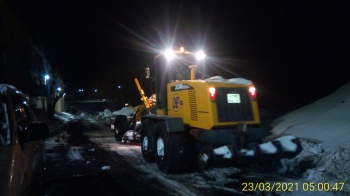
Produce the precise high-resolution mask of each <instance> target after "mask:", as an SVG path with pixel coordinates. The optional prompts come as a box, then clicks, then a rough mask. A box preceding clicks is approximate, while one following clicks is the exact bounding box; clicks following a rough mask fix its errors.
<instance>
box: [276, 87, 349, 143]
mask: <svg viewBox="0 0 350 196" xmlns="http://www.w3.org/2000/svg"><path fill="white" fill-rule="evenodd" d="M349 116H350V83H348V84H346V85H344V86H342V87H341V88H339V89H338V90H337V91H336V92H334V93H333V94H331V95H329V96H326V97H324V98H322V99H320V100H318V101H316V102H314V103H312V104H309V105H307V106H305V107H302V108H300V109H297V110H295V111H292V112H290V113H288V114H286V115H284V116H281V117H279V118H277V119H276V120H274V121H273V122H272V124H271V126H272V127H273V130H272V132H273V134H275V135H278V134H283V133H286V134H291V135H294V136H297V137H299V138H306V139H311V140H314V141H318V142H320V143H322V145H324V146H343V147H347V148H349V147H350V134H349V133H350V132H349V130H350V120H349Z"/></svg>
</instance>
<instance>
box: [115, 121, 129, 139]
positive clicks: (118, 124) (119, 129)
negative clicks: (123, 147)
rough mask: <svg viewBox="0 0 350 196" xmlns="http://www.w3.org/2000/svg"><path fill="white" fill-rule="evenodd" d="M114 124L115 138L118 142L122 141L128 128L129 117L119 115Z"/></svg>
mask: <svg viewBox="0 0 350 196" xmlns="http://www.w3.org/2000/svg"><path fill="white" fill-rule="evenodd" d="M114 122H115V124H114V131H113V132H114V137H115V139H116V140H117V141H121V140H122V138H123V135H124V134H125V132H126V131H127V128H128V120H127V117H126V116H125V115H117V116H116V117H115V121H114Z"/></svg>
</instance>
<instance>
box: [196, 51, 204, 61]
mask: <svg viewBox="0 0 350 196" xmlns="http://www.w3.org/2000/svg"><path fill="white" fill-rule="evenodd" d="M195 55H196V59H197V60H198V61H200V60H203V59H204V58H205V53H204V52H203V51H198V52H197V53H196V54H195Z"/></svg>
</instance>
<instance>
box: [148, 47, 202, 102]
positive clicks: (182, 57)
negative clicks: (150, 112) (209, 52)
mask: <svg viewBox="0 0 350 196" xmlns="http://www.w3.org/2000/svg"><path fill="white" fill-rule="evenodd" d="M205 57H206V55H205V53H204V52H203V51H198V52H196V53H193V52H189V51H186V50H185V49H184V47H181V48H180V49H179V50H171V49H168V50H166V51H164V52H162V53H161V54H159V55H157V56H156V57H155V59H154V67H153V69H152V70H151V68H150V67H146V69H145V77H146V78H149V79H150V78H153V79H155V80H154V81H155V83H154V85H155V86H154V89H155V92H156V94H157V108H165V107H166V86H167V84H168V83H171V82H176V81H181V80H195V79H196V78H202V77H203V76H204V75H205V70H204V69H205V67H204V66H203V64H204V59H205ZM151 72H152V73H151Z"/></svg>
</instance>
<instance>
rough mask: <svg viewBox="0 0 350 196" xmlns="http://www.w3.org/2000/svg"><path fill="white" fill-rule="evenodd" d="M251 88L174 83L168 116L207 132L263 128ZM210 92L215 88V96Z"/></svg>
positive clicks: (200, 82)
mask: <svg viewBox="0 0 350 196" xmlns="http://www.w3.org/2000/svg"><path fill="white" fill-rule="evenodd" d="M251 86H252V85H243V84H238V83H232V82H219V81H215V82H212V81H206V80H182V81H176V82H171V83H169V84H168V85H167V110H168V111H167V113H168V115H169V116H174V117H181V118H182V119H183V122H184V124H185V125H188V126H190V127H193V128H198V129H204V130H211V129H213V128H214V127H229V126H236V125H237V124H240V123H247V125H253V124H254V125H255V124H260V116H259V110H258V104H257V100H256V98H255V97H252V96H250V94H249V87H251ZM209 88H215V94H213V95H212V96H211V93H210V91H209Z"/></svg>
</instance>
